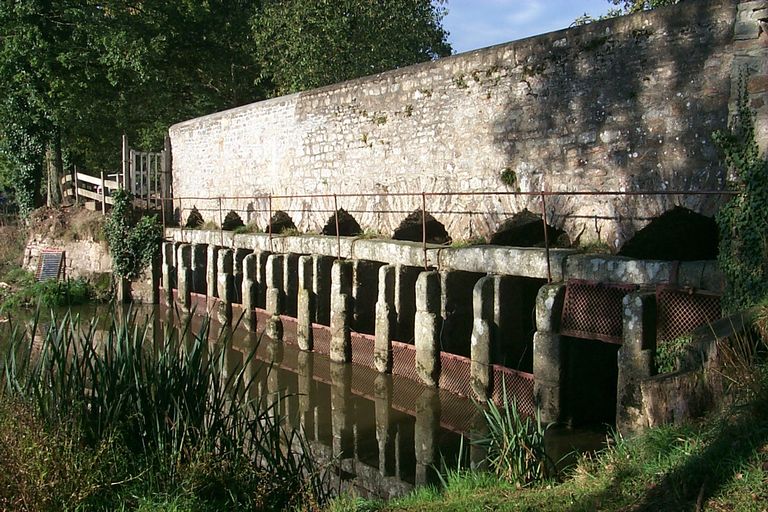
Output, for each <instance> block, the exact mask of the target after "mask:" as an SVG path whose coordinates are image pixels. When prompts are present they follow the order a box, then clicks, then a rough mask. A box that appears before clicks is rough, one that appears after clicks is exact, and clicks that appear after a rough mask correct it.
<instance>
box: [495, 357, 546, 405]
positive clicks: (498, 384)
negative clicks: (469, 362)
mask: <svg viewBox="0 0 768 512" xmlns="http://www.w3.org/2000/svg"><path fill="white" fill-rule="evenodd" d="M491 376H492V378H493V392H492V393H491V398H492V399H493V401H494V402H495V403H496V404H498V405H502V404H503V402H504V388H505V387H506V395H507V400H508V401H511V400H512V399H513V398H514V400H515V403H516V404H517V410H518V411H520V413H521V414H524V415H526V416H532V415H533V414H534V412H535V411H536V406H535V404H534V400H533V374H530V373H525V372H521V371H518V370H513V369H511V368H506V367H504V366H500V365H497V364H493V365H491Z"/></svg>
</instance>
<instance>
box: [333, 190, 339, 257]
mask: <svg viewBox="0 0 768 512" xmlns="http://www.w3.org/2000/svg"><path fill="white" fill-rule="evenodd" d="M333 216H334V218H335V220H336V259H337V260H340V259H341V238H339V204H338V201H337V199H336V194H333Z"/></svg>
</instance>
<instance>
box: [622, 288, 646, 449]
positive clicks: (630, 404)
mask: <svg viewBox="0 0 768 512" xmlns="http://www.w3.org/2000/svg"><path fill="white" fill-rule="evenodd" d="M655 346H656V296H655V295H654V294H653V293H648V292H635V293H629V294H627V295H626V296H625V297H624V330H623V343H622V345H621V348H619V353H618V356H617V357H618V370H619V374H618V382H617V389H616V428H617V429H618V430H619V432H621V434H622V435H625V436H631V435H633V434H636V433H638V432H640V431H642V430H643V429H644V428H646V427H647V426H648V424H647V419H646V418H645V415H644V413H643V411H644V407H643V395H642V392H641V389H640V384H641V382H642V381H643V380H645V379H648V378H649V377H650V376H651V374H652V372H653V350H652V347H655Z"/></svg>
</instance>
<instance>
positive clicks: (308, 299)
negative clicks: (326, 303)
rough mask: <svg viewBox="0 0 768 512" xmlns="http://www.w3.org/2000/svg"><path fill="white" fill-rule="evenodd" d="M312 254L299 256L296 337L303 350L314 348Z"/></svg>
mask: <svg viewBox="0 0 768 512" xmlns="http://www.w3.org/2000/svg"><path fill="white" fill-rule="evenodd" d="M313 260H314V258H313V257H312V256H301V257H299V283H298V292H297V300H296V319H297V320H298V325H297V326H296V338H297V342H298V344H299V348H300V349H301V350H312V348H313V340H312V321H313V320H314V318H313V317H314V314H313V313H314V303H315V300H314V294H313V293H312V268H313V266H314V265H313V264H312V262H313Z"/></svg>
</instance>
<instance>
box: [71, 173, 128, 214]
mask: <svg viewBox="0 0 768 512" xmlns="http://www.w3.org/2000/svg"><path fill="white" fill-rule="evenodd" d="M61 185H62V189H63V191H64V196H65V197H74V198H75V201H80V200H81V199H91V200H93V201H97V202H98V203H100V204H101V211H102V213H106V212H107V205H108V204H109V205H114V204H115V200H114V199H113V198H112V197H111V195H112V192H114V191H116V190H118V189H119V188H121V184H120V183H119V182H117V181H115V180H108V179H106V177H105V175H104V173H103V172H102V173H101V175H100V177H98V178H97V177H96V176H91V175H90V174H84V173H82V172H74V173H72V174H69V175H67V176H64V177H63V178H62V179H61Z"/></svg>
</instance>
